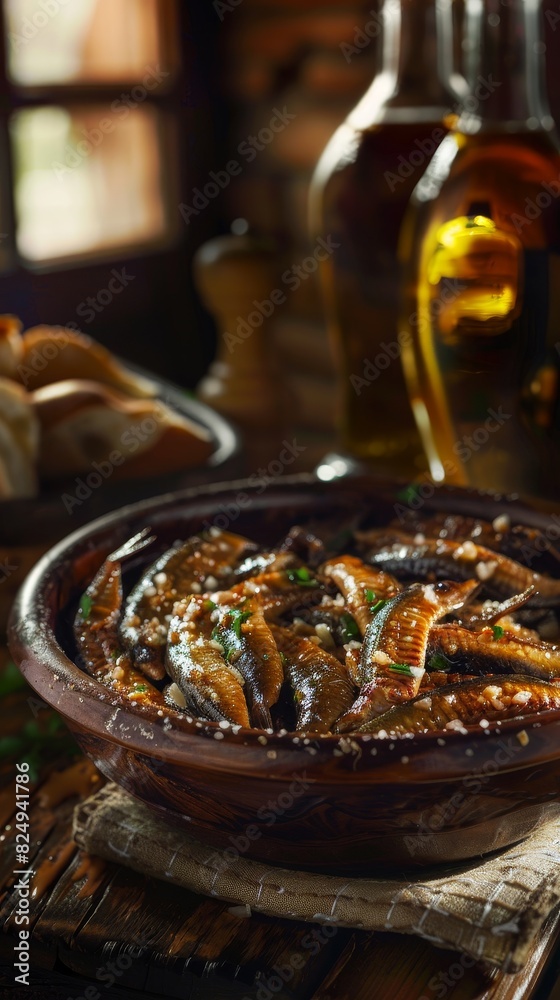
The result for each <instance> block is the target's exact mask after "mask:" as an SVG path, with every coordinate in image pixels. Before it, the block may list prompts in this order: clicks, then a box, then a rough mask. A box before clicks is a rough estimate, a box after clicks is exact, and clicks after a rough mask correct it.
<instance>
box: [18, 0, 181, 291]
mask: <svg viewBox="0 0 560 1000" xmlns="http://www.w3.org/2000/svg"><path fill="white" fill-rule="evenodd" d="M158 18H159V19H160V33H161V34H160V38H161V50H162V60H161V61H162V64H163V65H165V66H166V67H167V66H168V67H169V68H170V76H169V78H168V79H167V80H166V81H165V83H163V84H162V85H161V86H159V87H158V88H157V90H154V91H149V92H148V94H147V96H146V98H145V103H146V106H150V107H152V108H154V109H155V110H156V112H157V121H158V142H159V146H160V155H161V164H162V183H161V186H160V191H161V197H162V206H163V213H164V232H163V233H162V234H161V236H157V237H155V238H153V239H144V240H133V241H131V242H126V241H125V242H123V243H114V244H111V245H110V246H105V247H104V246H100V247H99V248H97V249H93V250H91V251H79V252H77V253H71V254H66V255H63V256H58V257H53V258H49V259H48V260H47V259H45V260H38V261H33V260H29V259H28V258H26V257H24V256H22V255H21V254H20V253H19V251H18V247H17V240H16V227H17V215H16V207H15V169H14V157H13V146H12V138H11V135H10V122H11V120H12V118H13V116H14V114H15V113H17V112H18V111H21V110H24V109H32V108H41V107H46V106H54V105H56V106H58V107H63V108H65V109H67V110H68V111H70V112H71V111H72V109H79V108H87V107H88V106H89V107H93V106H98V105H108V106H110V105H111V102H112V101H115V100H119V99H120V98H121V96H122V94H123V93H125V92H129V91H130V90H132V89H133V88H134V87H135V86H138V85H140V84H141V78H140V79H138V78H136V79H126V78H123V79H122V80H120V81H117V82H111V83H103V82H101V83H89V82H82V81H79V80H78V81H69V82H68V83H47V84H44V85H36V84H19V83H17V82H14V81H13V80H12V79H11V77H10V76H9V72H8V45H7V38H6V18H5V13H4V0H0V218H2V219H4V220H5V228H6V229H7V233H4V232H2V233H1V234H0V269H1V270H2V271H3V272H4V273H5V272H6V271H10V270H13V269H14V268H23V269H25V270H27V271H30V272H35V273H48V272H53V271H66V270H71V269H73V268H77V267H87V266H88V265H94V264H98V263H100V264H103V263H106V262H108V261H111V260H114V259H116V258H118V259H121V258H125V257H126V258H127V259H134V258H138V257H145V256H149V255H150V254H152V253H157V252H158V251H165V250H168V249H170V248H172V247H173V246H175V245H176V243H177V241H178V239H179V233H180V216H179V213H178V211H177V206H178V203H179V202H180V200H181V199H180V189H181V155H180V147H181V143H180V136H179V121H180V113H181V96H182V93H183V89H184V88H183V67H182V65H181V54H180V51H179V46H178V44H177V37H178V30H179V24H180V8H179V0H159V4H158Z"/></svg>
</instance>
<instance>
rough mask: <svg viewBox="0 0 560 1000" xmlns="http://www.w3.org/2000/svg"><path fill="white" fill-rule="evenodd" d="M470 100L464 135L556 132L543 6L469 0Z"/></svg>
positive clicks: (529, 1) (520, 0)
mask: <svg viewBox="0 0 560 1000" xmlns="http://www.w3.org/2000/svg"><path fill="white" fill-rule="evenodd" d="M466 27H467V31H466V40H467V42H468V44H469V49H470V54H469V55H470V57H469V72H468V76H469V85H470V96H469V97H468V98H467V99H466V101H465V102H464V110H463V112H462V114H461V118H460V121H459V125H458V127H459V129H460V130H461V131H466V132H476V131H479V130H480V129H481V128H484V129H487V128H489V127H492V128H495V127H496V126H499V127H500V128H501V129H503V130H504V131H508V132H511V131H516V132H517V131H550V130H551V129H552V128H553V127H554V123H553V120H552V118H551V115H550V111H549V110H548V104H547V100H546V97H545V87H544V58H543V52H544V46H542V44H541V41H540V0H467V19H466Z"/></svg>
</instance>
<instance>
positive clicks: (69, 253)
mask: <svg viewBox="0 0 560 1000" xmlns="http://www.w3.org/2000/svg"><path fill="white" fill-rule="evenodd" d="M3 15H4V34H5V48H6V64H5V80H4V84H5V87H6V89H7V91H8V93H9V94H11V98H12V99H11V101H10V104H11V107H10V108H9V109H8V111H7V112H6V117H5V121H4V130H5V135H4V143H5V145H6V150H5V152H6V156H5V157H4V160H5V161H6V162H7V163H8V164H9V165H10V167H9V169H5V170H4V171H3V173H2V175H1V176H0V184H1V185H2V191H0V230H6V231H7V230H9V229H10V228H11V227H10V224H9V222H8V220H10V219H12V220H13V223H14V225H13V230H14V232H15V244H14V245H13V246H12V248H11V250H12V253H13V255H14V257H15V258H16V259H18V258H19V260H20V261H21V263H22V264H23V265H24V266H28V267H37V266H43V267H45V266H50V267H53V266H57V265H59V266H61V265H63V264H64V262H65V261H68V259H70V258H80V257H81V258H84V257H85V258H87V257H88V256H94V257H101V258H102V257H103V256H105V257H107V256H111V255H115V254H116V253H117V252H119V253H122V252H123V251H126V252H127V253H129V254H130V253H133V254H134V253H135V252H142V250H143V249H144V250H145V249H147V248H150V247H157V246H165V245H169V244H170V242H172V240H173V236H174V233H175V231H176V228H177V225H178V217H177V203H178V201H179V198H178V195H177V177H176V176H175V175H176V172H177V155H176V147H177V120H176V114H175V113H174V112H175V111H176V108H177V104H178V101H179V98H178V94H177V78H178V62H179V57H178V53H177V48H176V41H175V40H176V38H177V8H176V3H175V0H4V2H3ZM2 152H3V150H2V149H1V148H0V154H1V153H2ZM2 207H3V214H4V216H5V220H6V221H5V222H4V220H3V219H2V218H1V215H2ZM7 238H8V237H7V233H6V234H4V237H2V234H1V233H0V266H1V265H2V263H3V262H4V263H5V261H6V257H7V256H9V250H8V249H7V247H6V246H5V245H4V239H7ZM2 251H3V254H4V261H3V259H2Z"/></svg>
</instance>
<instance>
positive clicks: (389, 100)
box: [310, 0, 457, 476]
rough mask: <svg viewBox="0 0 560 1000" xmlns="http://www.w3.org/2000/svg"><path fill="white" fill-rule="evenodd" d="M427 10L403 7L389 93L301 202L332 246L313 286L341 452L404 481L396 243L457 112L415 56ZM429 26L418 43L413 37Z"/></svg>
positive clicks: (407, 442)
mask: <svg viewBox="0 0 560 1000" xmlns="http://www.w3.org/2000/svg"><path fill="white" fill-rule="evenodd" d="M389 6H390V4H389ZM393 6H394V4H393ZM433 7H434V5H433V4H431V3H429V2H427V0H420V2H418V0H403V3H402V4H401V8H402V10H401V23H400V37H399V38H398V39H396V38H394V39H393V40H394V42H395V45H396V47H397V52H391V51H390V46H389V52H387V48H388V46H387V39H386V44H385V60H386V62H387V60H389V61H391V60H393V61H394V62H395V64H396V65H397V66H398V69H397V70H396V72H395V77H394V80H393V91H392V92H391V90H390V89H386V92H385V97H384V99H382V98H380V97H379V91H382V89H383V88H382V84H381V85H380V86H379V88H378V90H377V93H376V91H375V88H376V86H377V84H376V83H375V82H374V85H373V87H372V88H371V104H370V107H368V106H367V98H368V95H366V98H364V101H363V102H362V103H361V110H360V105H359V106H358V109H356V111H359V114H354V113H353V114H352V115H350V116H349V119H348V120H347V121H346V122H345V123H344V124H343V125H342V126H341V128H340V129H339V130H338V131H337V133H335V135H334V136H333V138H332V140H331V142H330V144H329V146H328V147H327V149H326V150H325V153H324V154H323V157H322V159H321V161H320V163H319V165H318V168H317V171H316V174H315V178H314V181H313V184H312V188H311V199H310V207H311V227H310V228H311V232H312V234H313V235H316V234H317V233H323V234H327V235H330V236H331V237H332V239H333V241H334V242H335V243H336V244H338V245H337V248H336V250H335V252H334V253H333V254H332V256H331V257H330V258H329V259H328V260H327V261H325V262H324V263H323V265H322V269H323V270H322V275H321V278H322V287H323V297H324V303H325V308H326V317H327V323H328V328H329V333H330V336H331V341H332V343H333V345H334V348H335V351H336V359H337V364H338V374H339V385H340V396H339V429H340V431H339V443H340V447H341V449H342V451H343V452H344V453H347V454H350V455H352V456H354V457H356V458H358V459H361V460H365V461H366V462H368V464H371V465H373V466H375V467H380V468H383V469H384V470H388V471H390V472H393V473H396V474H402V475H405V476H408V475H411V474H414V472H417V471H419V470H421V469H422V468H425V458H424V455H423V451H422V444H421V441H420V437H419V434H418V430H417V428H416V426H415V423H414V419H413V416H412V411H411V407H410V403H409V399H408V393H407V388H406V384H405V381H404V376H403V371H402V362H401V358H400V354H401V345H400V342H399V337H398V320H399V312H400V310H399V306H400V294H401V290H402V285H401V272H400V266H399V262H398V258H397V247H398V236H399V231H400V228H401V224H402V221H403V217H404V213H405V209H406V207H407V204H408V202H409V199H410V196H411V194H412V191H413V190H414V187H415V185H416V184H417V182H418V180H419V179H420V177H421V176H422V172H423V170H424V169H425V166H426V165H427V163H428V162H429V160H430V158H431V156H432V155H433V153H434V152H435V150H436V149H437V148H438V146H439V144H440V143H441V141H442V139H443V138H444V136H445V135H446V133H447V131H448V126H449V124H450V122H451V121H452V120H453V119H452V116H451V112H450V109H451V108H452V107H453V106H456V104H457V98H456V95H455V93H454V91H453V90H452V88H451V86H450V85H449V86H447V85H445V84H444V83H442V81H441V80H440V79H439V77H438V76H437V66H436V62H437V61H436V59H435V53H434V52H433V51H432V56H433V58H431V59H430V57H429V56H428V55H427V53H426V52H425V51H424V52H423V51H422V50H423V45H424V42H426V44H428V43H429V44H430V45H432V47H433V46H434V44H435V38H436V36H435V28H434V27H433V22H430V17H432V18H433V16H434V10H433V9H430V8H433ZM444 13H450V12H449V11H447V12H445V11H444ZM430 23H432V34H431V36H430V39H429V40H428V39H426V38H425V36H423V32H426V31H428V32H429V28H428V27H427V25H430ZM386 27H387V25H386ZM450 33H451V22H450V21H449V34H450ZM397 42H398V44H397ZM422 60H425V62H423V61H422ZM428 64H429V65H428ZM384 72H385V75H386V76H387V75H388V70H387V68H385V70H384ZM368 116H369V120H368Z"/></svg>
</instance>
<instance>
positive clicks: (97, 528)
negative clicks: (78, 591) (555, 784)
mask: <svg viewBox="0 0 560 1000" xmlns="http://www.w3.org/2000/svg"><path fill="white" fill-rule="evenodd" d="M387 484H390V486H389V489H390V491H391V494H392V495H393V496H394V490H395V488H399V489H400V488H401V487H402V482H401V483H399V482H398V481H395V480H384V479H376V478H373V477H371V476H367V477H360V476H356V477H348V478H345V479H342V480H333V481H331V482H330V483H325V482H321V481H320V480H319V479H318V478H317V476H316V475H314V474H313V473H297V474H294V475H290V476H282V477H279V478H278V479H276V480H272V481H270V482H269V484H268V486H267V488H266V490H265V491H264V493H263V494H262V495H259V494H258V493H257V489H256V485H255V483H254V481H253V482H252V481H251V477H250V478H249V479H238V480H233V481H231V482H226V483H210V484H206V485H204V486H195V487H188V488H186V489H182V490H177V491H173V492H171V493H167V494H163V495H161V496H157V497H152V498H149V499H147V500H141V501H138V502H136V503H133V504H128V505H126V506H125V507H122V508H119V509H118V510H116V511H111V512H109V513H107V514H104V515H103V516H101V517H99V518H97V519H95V520H94V521H91V522H89V523H88V524H86V525H83V526H81V527H79V528H78V529H76V530H75V531H74V532H72V533H71V534H70V535H68V536H67V537H66V538H65V539H63V540H62V541H60V542H58V543H57V544H56V545H54V546H53V547H52V548H50V549H49V550H48V552H46V553H45V555H43V556H42V558H41V559H40V560H39V561H38V562H37V563H36V565H35V566H34V568H33V569H32V570H31V571H30V573H29V574H28V576H27V577H26V579H25V581H24V583H23V584H22V586H21V588H20V590H19V592H18V594H17V597H16V600H15V602H14V604H13V606H12V610H11V615H10V622H9V647H10V650H11V653H12V656H13V658H14V660H15V662H16V664H17V665H18V667H19V668H20V670H21V672H22V673H23V675H24V676H25V677H26V679H27V680H28V682H29V684H30V685H31V687H33V688H34V689H35V690H36V691H38V692H39V694H40V695H41V697H43V698H44V699H45V701H46V702H47V704H49V705H50V706H51V707H53V708H55V709H56V710H57V711H59V712H60V714H62V715H63V716H64V717H65V718H67V719H68V720H69V721H70V722H72V723H74V724H75V725H76V726H77V727H78V728H82V729H83V728H84V727H83V722H82V721H81V720H80V719H79V718H77V716H79V715H81V714H83V709H81V708H78V705H80V706H81V705H82V704H83V701H84V699H85V698H91V699H92V700H95V701H96V702H97V704H98V705H99V704H101V703H102V704H103V705H104V708H107V709H110V710H111V712H112V713H113V715H114V716H115V718H116V716H117V714H118V713H121V714H120V716H119V725H120V726H121V727H122V725H123V722H125V723H126V726H127V729H126V732H127V735H126V736H123V735H120V736H119V733H118V732H111V731H109V730H107V729H104V730H103V732H102V733H100V734H99V735H100V736H102V737H103V738H105V739H109V740H111V741H113V742H117V743H120V744H123V745H125V746H126V747H128V748H129V749H130V750H132V751H136V752H140V753H144V754H145V753H146V752H148V753H149V754H150V756H153V757H162V758H166V757H175V758H176V755H177V752H178V751H179V752H180V751H181V750H189V749H191V748H192V747H193V745H194V744H193V739H194V740H196V743H197V745H199V743H198V737H200V736H207V737H213V739H208V740H207V741H206V743H207V745H208V746H212V744H213V747H212V749H213V751H214V752H213V753H211V754H210V756H211V757H213V758H214V759H215V761H216V763H217V765H218V766H219V767H220V769H221V770H223V769H224V768H225V769H228V770H232V771H235V772H239V770H240V767H239V755H237V754H234V753H232V754H231V761H228V755H227V754H225V755H224V753H223V749H222V748H230V749H231V748H232V747H233V746H235V747H253V748H255V747H258V748H259V751H260V752H261V753H263V754H264V752H265V750H266V755H267V769H268V770H270V769H272V770H274V768H275V763H274V761H275V759H278V766H280V763H281V762H282V763H285V762H286V760H287V759H288V758H287V757H286V753H289V754H292V756H293V751H294V750H299V751H301V750H302V749H303V750H307V751H308V752H309V753H310V754H311V755H314V754H317V753H320V754H321V755H322V756H323V757H324V755H325V753H326V754H328V756H331V757H332V756H333V755H334V757H335V760H334V762H333V763H334V764H335V767H336V765H337V764H341V765H343V764H344V763H345V758H346V757H349V758H352V759H353V761H354V763H353V768H352V770H356V760H357V761H358V762H359V763H360V765H361V766H360V770H361V769H362V768H363V767H364V766H370V767H371V768H375V767H377V766H378V765H380V764H381V763H382V761H383V760H387V758H388V757H390V758H391V759H392V760H395V754H394V753H392V752H391V751H394V750H395V749H397V748H398V749H399V750H401V752H402V757H401V761H402V763H403V765H404V764H405V763H408V762H409V759H411V757H412V756H413V755H414V754H420V755H422V756H424V755H425V753H427V752H430V751H432V750H434V748H436V747H437V748H438V750H440V748H441V746H442V740H444V744H443V745H445V746H446V747H450V748H454V749H455V751H457V752H455V753H454V754H453V755H451V751H450V760H449V766H448V767H445V766H442V764H443V763H444V761H443V758H444V757H447V756H448V754H447V753H446V754H445V755H441V754H439V755H438V757H441V758H442V760H438V768H437V773H438V775H439V776H440V778H443V777H446V778H447V777H453V776H457V773H460V774H464V772H465V763H464V759H463V761H462V764H461V766H459V764H458V761H459V759H460V757H462V758H464V755H465V753H466V752H467V751H469V749H470V748H472V747H480V746H483V745H485V743H486V742H487V738H488V736H499V737H501V738H505V737H509V736H515V735H516V734H517V733H519V732H520V731H523V730H529V729H533V728H536V729H540V728H544V727H546V726H550V725H559V726H560V709H557V710H550V711H547V712H541V713H533V714H529V715H525V716H521V717H518V718H515V719H508V720H505V721H504V722H501V723H500V722H498V723H497V725H496V724H493V723H490V726H489V727H488V728H487V729H485V730H480V731H476V730H474V728H472V727H470V728H468V730H467V733H466V734H465V733H461V732H458V731H449V732H446V734H445V737H443V736H442V734H441V732H438V733H419V734H416V735H415V736H414V737H409V736H400V737H394V738H391V737H387V738H382V737H375V736H373V735H371V734H368V733H363V734H360V733H349V734H341V735H338V734H317V733H306V732H303V731H301V732H297V731H296V732H294V733H292V732H290V733H288V732H285V731H282V730H281V731H280V732H271V731H270V730H258V729H255V728H246V727H242V726H232V725H229V724H228V726H224V725H223V724H220V723H218V722H212V721H204V720H198V719H196V718H195V717H194V716H193V717H192V721H191V722H190V723H189V722H188V721H187V720H188V719H189V718H191V716H185V717H182V718H180V720H178V719H176V718H175V716H174V717H173V725H172V727H171V728H170V729H169V730H168V731H166V721H165V716H164V717H163V718H162V720H161V721H160V720H159V719H158V718H156V717H154V716H153V714H150V713H149V712H146V713H144V712H141V711H139V710H138V708H135V707H130V704H129V703H127V702H126V701H125V700H124V699H119V698H118V697H115V696H114V695H113V694H112V695H111V698H110V699H108V698H107V688H106V687H105V686H104V685H103V684H102V683H101V682H100V681H97V680H96V679H95V678H93V677H91V676H90V675H88V674H86V673H85V671H83V670H82V669H81V668H80V667H79V666H78V665H77V664H76V663H74V661H73V660H71V659H70V657H69V656H67V654H66V653H65V651H64V649H63V648H62V646H61V645H60V644H59V642H58V640H57V638H56V635H55V631H54V628H53V623H52V622H51V621H47V620H46V618H45V617H43V618H42V619H41V620H40V621H39V623H38V624H37V621H36V619H37V607H39V608H41V610H42V611H44V610H45V598H46V596H47V595H48V594H49V592H50V591H51V590H52V588H53V587H54V586H56V585H57V582H60V581H57V579H56V572H55V571H56V570H57V567H58V568H60V562H61V560H62V559H63V558H70V557H71V558H72V559H75V558H76V556H77V555H78V554H79V553H82V554H85V553H87V551H88V550H93V549H94V547H95V546H94V541H95V540H96V539H97V540H98V541H99V537H100V536H102V535H103V533H104V532H108V531H109V530H110V529H112V528H115V527H116V526H118V525H120V526H126V525H128V524H130V523H131V522H132V521H134V520H136V519H138V518H149V514H150V513H153V514H154V517H155V516H156V514H157V515H158V516H160V517H161V516H162V515H163V518H164V519H165V514H166V512H171V511H172V510H173V509H175V508H177V509H178V508H180V507H181V508H183V510H184V511H185V512H186V513H188V506H189V504H190V503H192V502H194V501H197V500H198V501H204V502H205V503H207V504H209V505H210V506H211V507H213V506H217V504H218V502H219V500H220V499H221V498H223V497H228V496H231V494H232V492H240V491H244V492H247V493H249V495H250V494H251V492H253V493H254V499H256V500H257V501H260V502H257V503H256V505H255V509H257V510H261V509H266V508H269V507H270V506H271V505H272V504H274V503H275V502H276V503H277V504H278V502H280V504H281V503H282V502H286V501H288V500H290V498H292V502H295V503H297V500H298V494H299V498H300V500H301V499H302V488H303V490H304V491H309V496H310V497H312V498H313V499H316V496H317V492H318V490H319V489H320V490H321V491H324V492H325V494H326V495H327V496H328V494H329V493H330V492H331V490H332V491H333V500H336V496H337V493H338V492H340V491H341V490H342V491H344V489H345V488H348V489H349V490H350V491H351V492H356V491H358V492H359V491H360V488H361V487H362V488H363V489H365V488H366V486H367V490H368V491H369V493H370V495H371V497H372V498H373V497H374V496H375V495H377V496H381V495H382V493H381V491H382V490H383V489H386V488H387ZM294 491H295V493H296V495H295V497H292V492H294ZM436 493H437V494H438V495H440V494H441V497H443V496H445V497H446V498H448V499H449V498H453V497H454V498H455V500H457V501H459V502H460V505H461V506H462V507H463V508H465V507H466V508H467V509H468V508H469V506H470V507H471V508H472V506H473V503H478V505H479V513H480V501H481V499H484V500H485V501H488V500H489V499H491V500H492V502H499V503H501V504H502V506H503V504H504V503H507V504H508V505H510V510H511V511H512V512H513V510H519V511H526V512H527V514H528V517H529V520H533V522H534V523H535V522H536V521H540V522H542V519H543V515H542V514H541V513H540V512H539V511H536V510H535V509H534V508H530V507H526V506H525V504H524V502H523V501H520V499H519V497H518V496H517V495H511V496H504V495H502V494H490V493H489V492H488V491H483V492H481V491H476V490H468V489H465V488H463V487H449V486H445V487H437V488H436ZM430 506H431V507H432V508H433V509H436V510H437V509H441V506H440V502H438V500H437V498H436V500H435V502H434V503H432V504H430ZM502 513H503V510H502ZM201 516H204V515H201ZM145 523H146V524H148V523H149V519H148V520H147V521H146V522H145ZM526 523H527V522H526ZM135 527H136V530H138V526H137V525H136V526H135ZM155 530H157V528H156V529H155ZM130 534H131V532H130V530H128V537H130ZM123 540H124V534H123ZM107 551H110V549H108V550H107ZM33 622H35V624H32V625H30V623H33ZM37 667H38V668H39V681H38V680H37V677H34V676H33V673H34V671H36V669H37ZM29 675H31V676H29ZM59 680H63V681H70V680H71V683H67V684H66V688H65V690H63V689H64V684H63V685H62V686H60V685H59V688H58V690H57V691H56V694H51V696H50V698H49V692H53V691H54V683H55V681H56V682H58V681H59ZM49 682H50V683H49ZM56 695H60V696H61V697H59V698H58V699H57V697H56ZM100 696H102V697H100ZM62 701H63V702H64V707H59V704H60V703H61V702H62ZM146 726H157V731H156V735H157V736H158V739H159V745H158V746H157V747H156V746H155V743H156V740H154V739H153V734H152V735H151V736H148V737H147V736H146ZM121 731H122V730H121ZM93 732H94V733H95V734H97V733H96V731H95V730H93ZM459 752H460V755H459ZM272 754H274V758H273V757H272ZM558 756H560V740H559V741H558V751H557V752H552V751H551V752H549V753H547V754H544V756H542V757H541V758H539V759H542V760H551V759H554V758H556V757H558ZM467 759H468V758H467ZM364 760H365V761H367V765H365V764H364ZM452 760H453V761H454V763H452ZM313 761H314V756H311V757H310V759H309V765H310V766H312V765H313ZM395 763H396V761H395ZM467 766H468V765H467ZM520 766H522V765H521V763H520ZM507 769H508V768H506V767H504V768H500V770H507ZM510 769H511V768H510ZM513 769H516V768H513ZM343 770H344V780H348V774H349V772H348V769H347V768H343ZM420 780H421V778H420ZM425 780H433V776H432V777H431V778H430V777H429V776H428V774H427V773H426V775H425Z"/></svg>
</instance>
